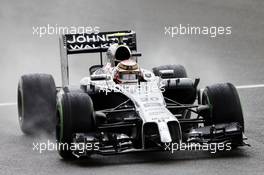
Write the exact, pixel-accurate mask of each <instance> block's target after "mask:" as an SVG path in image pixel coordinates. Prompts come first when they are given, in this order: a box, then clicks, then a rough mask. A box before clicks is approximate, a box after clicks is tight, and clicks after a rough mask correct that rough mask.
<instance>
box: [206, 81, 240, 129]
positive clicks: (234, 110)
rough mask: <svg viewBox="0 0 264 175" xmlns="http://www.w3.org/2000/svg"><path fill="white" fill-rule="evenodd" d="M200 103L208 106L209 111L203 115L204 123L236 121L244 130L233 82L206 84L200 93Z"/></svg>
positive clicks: (238, 100)
mask: <svg viewBox="0 0 264 175" xmlns="http://www.w3.org/2000/svg"><path fill="white" fill-rule="evenodd" d="M202 104H208V105H209V107H210V112H209V113H208V114H207V115H205V116H204V119H205V124H206V125H211V124H219V123H230V122H237V123H239V124H240V126H241V127H242V131H243V132H244V118H243V112H242V107H241V103H240V99H239V96H238V93H237V90H236V88H235V87H234V85H233V84H231V83H224V84H215V85H212V86H207V87H206V88H205V89H204V91H203V94H202Z"/></svg>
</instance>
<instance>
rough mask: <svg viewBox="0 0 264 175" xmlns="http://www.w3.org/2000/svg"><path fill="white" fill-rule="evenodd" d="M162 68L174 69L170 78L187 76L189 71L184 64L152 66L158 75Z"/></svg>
mask: <svg viewBox="0 0 264 175" xmlns="http://www.w3.org/2000/svg"><path fill="white" fill-rule="evenodd" d="M160 70H173V75H172V76H171V77H168V78H187V72H186V70H185V68H184V67H183V66H182V65H179V64H178V65H175V64H172V65H163V66H158V67H154V68H152V71H153V73H154V74H155V75H156V76H159V75H160Z"/></svg>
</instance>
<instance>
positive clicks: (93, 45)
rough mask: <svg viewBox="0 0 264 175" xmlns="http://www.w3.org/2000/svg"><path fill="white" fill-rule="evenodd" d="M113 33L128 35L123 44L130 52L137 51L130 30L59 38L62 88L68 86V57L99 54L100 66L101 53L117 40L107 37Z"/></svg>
mask: <svg viewBox="0 0 264 175" xmlns="http://www.w3.org/2000/svg"><path fill="white" fill-rule="evenodd" d="M115 33H128V34H129V35H128V36H126V37H124V38H123V42H124V43H126V45H127V46H128V47H129V48H130V50H131V51H137V41H136V33H135V32H133V31H131V30H124V31H112V32H99V33H90V34H87V33H83V34H65V35H62V36H61V37H60V56H61V74H62V87H64V86H67V85H69V67H68V55H71V54H80V53H100V60H101V64H103V61H102V53H103V52H106V51H107V49H108V48H109V46H110V44H112V43H113V42H117V38H114V37H108V35H110V34H115Z"/></svg>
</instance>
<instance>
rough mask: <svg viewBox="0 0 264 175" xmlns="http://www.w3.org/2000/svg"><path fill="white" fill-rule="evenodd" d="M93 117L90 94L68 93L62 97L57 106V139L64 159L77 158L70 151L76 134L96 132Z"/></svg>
mask: <svg viewBox="0 0 264 175" xmlns="http://www.w3.org/2000/svg"><path fill="white" fill-rule="evenodd" d="M93 116H94V109H93V103H92V100H91V98H90V97H89V95H88V94H86V93H80V92H68V93H64V94H63V95H62V98H61V100H60V101H59V103H58V106H57V125H56V139H57V141H58V143H59V150H58V151H59V154H60V156H61V157H62V158H64V159H74V158H76V157H75V156H74V155H73V153H72V150H71V149H70V146H71V145H72V143H73V136H74V134H75V133H89V132H94V131H95V124H94V117H93ZM65 145H67V146H65Z"/></svg>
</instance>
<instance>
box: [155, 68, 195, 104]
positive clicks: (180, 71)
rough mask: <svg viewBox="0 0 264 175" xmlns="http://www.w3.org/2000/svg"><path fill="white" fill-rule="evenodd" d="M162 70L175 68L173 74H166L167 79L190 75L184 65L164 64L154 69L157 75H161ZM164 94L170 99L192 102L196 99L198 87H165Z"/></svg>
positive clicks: (185, 102)
mask: <svg viewBox="0 0 264 175" xmlns="http://www.w3.org/2000/svg"><path fill="white" fill-rule="evenodd" d="M160 70H173V74H171V75H170V76H166V79H173V78H187V77H188V76H187V72H186V69H185V68H184V67H183V66H182V65H163V66H158V67H154V68H153V69H152V71H153V73H154V74H155V75H156V76H160ZM163 95H164V96H165V97H167V98H169V99H172V100H174V101H177V102H178V103H182V104H192V103H193V102H194V101H195V99H196V87H194V86H190V87H188V88H183V89H178V88H177V87H176V86H175V87H174V88H170V89H166V87H165V91H164V92H163Z"/></svg>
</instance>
